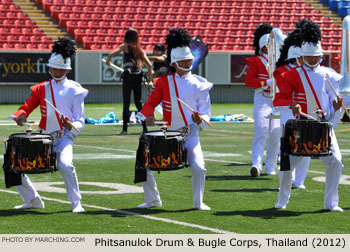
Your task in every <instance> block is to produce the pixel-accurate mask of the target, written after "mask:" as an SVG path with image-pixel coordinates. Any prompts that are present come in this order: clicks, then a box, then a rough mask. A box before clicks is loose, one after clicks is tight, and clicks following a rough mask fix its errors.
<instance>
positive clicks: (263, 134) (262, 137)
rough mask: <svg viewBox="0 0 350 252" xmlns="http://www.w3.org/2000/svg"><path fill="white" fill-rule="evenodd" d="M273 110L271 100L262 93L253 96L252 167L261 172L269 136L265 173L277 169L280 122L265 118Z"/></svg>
mask: <svg viewBox="0 0 350 252" xmlns="http://www.w3.org/2000/svg"><path fill="white" fill-rule="evenodd" d="M272 108H273V104H272V100H271V98H266V97H264V96H263V95H262V93H261V92H260V93H255V95H254V111H253V114H254V139H253V143H252V166H255V167H257V168H258V169H259V171H260V172H261V171H262V167H263V158H264V149H265V144H266V139H267V136H269V140H268V144H267V150H266V161H265V169H266V171H267V173H268V174H269V173H271V172H273V171H275V169H276V168H277V158H278V151H279V146H280V120H279V119H269V118H266V117H267V116H269V115H270V114H271V111H272Z"/></svg>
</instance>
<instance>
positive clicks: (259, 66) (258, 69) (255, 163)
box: [245, 23, 280, 177]
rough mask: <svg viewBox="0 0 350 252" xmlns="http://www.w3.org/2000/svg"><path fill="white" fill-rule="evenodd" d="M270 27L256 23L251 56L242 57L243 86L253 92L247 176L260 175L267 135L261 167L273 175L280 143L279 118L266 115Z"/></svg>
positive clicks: (269, 109)
mask: <svg viewBox="0 0 350 252" xmlns="http://www.w3.org/2000/svg"><path fill="white" fill-rule="evenodd" d="M271 31H272V26H271V25H269V24H266V23H263V24H261V25H259V26H258V27H257V28H256V30H255V32H254V42H253V44H254V47H255V56H253V57H250V58H246V63H247V65H248V69H247V74H246V76H245V85H246V86H248V87H252V88H254V90H255V94H254V112H253V113H254V139H253V143H252V166H251V168H250V175H251V176H252V177H257V176H260V173H261V171H262V168H263V167H262V166H263V158H264V149H265V144H266V139H267V136H269V140H268V145H267V150H266V161H265V169H266V172H267V174H268V175H275V174H276V171H275V170H276V168H277V158H278V151H279V146H280V133H279V131H280V121H279V119H272V118H268V116H269V115H270V114H271V112H272V108H273V104H272V97H268V96H269V95H270V87H269V81H271V80H270V79H269V74H268V71H267V66H268V60H269V59H268V55H267V53H268V49H267V46H266V45H267V42H268V37H269V33H270V32H271Z"/></svg>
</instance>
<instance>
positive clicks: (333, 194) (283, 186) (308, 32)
mask: <svg viewBox="0 0 350 252" xmlns="http://www.w3.org/2000/svg"><path fill="white" fill-rule="evenodd" d="M302 36H303V43H302V46H301V55H302V57H303V61H304V65H303V66H302V67H297V68H294V69H293V70H292V71H290V72H286V74H285V77H284V82H285V84H283V85H281V88H280V94H279V96H278V101H276V102H279V103H285V104H289V105H290V107H291V109H292V111H293V115H294V116H300V112H301V111H302V112H304V113H307V114H310V115H312V116H315V111H316V110H317V109H318V108H320V109H321V110H322V111H323V114H322V115H323V116H324V117H325V119H329V118H330V117H331V116H332V115H333V114H334V113H336V111H337V110H339V108H340V107H341V103H342V98H341V97H339V96H338V97H336V96H335V94H334V93H333V92H332V90H331V88H330V86H329V85H328V83H327V80H326V79H325V78H326V77H327V78H329V80H330V82H332V83H333V84H334V86H335V88H336V89H338V81H339V80H340V79H341V77H342V76H341V75H339V74H337V73H336V72H335V71H334V70H332V69H331V68H328V67H323V66H320V61H321V56H322V55H323V53H322V48H321V44H320V43H319V40H320V39H321V30H320V28H319V26H318V25H317V24H316V23H313V22H309V23H307V24H305V25H304V27H303V29H302ZM331 134H332V138H331V144H330V150H331V152H332V155H330V156H325V157H320V160H321V161H322V162H323V163H324V164H325V165H327V168H326V189H325V198H324V208H325V209H326V210H330V211H332V212H342V211H343V209H342V208H340V207H339V206H338V203H339V196H338V186H339V180H340V176H341V172H342V169H343V167H344V166H343V164H342V163H341V154H340V150H339V146H338V142H337V139H336V137H335V134H334V130H332V132H331ZM301 160H302V157H299V156H292V157H291V158H290V168H291V170H288V171H281V172H280V190H279V193H278V202H277V204H276V205H275V208H282V209H283V208H286V205H287V203H288V201H289V198H290V195H291V191H292V190H291V186H292V170H293V169H294V167H298V166H299V165H298V162H300V161H301Z"/></svg>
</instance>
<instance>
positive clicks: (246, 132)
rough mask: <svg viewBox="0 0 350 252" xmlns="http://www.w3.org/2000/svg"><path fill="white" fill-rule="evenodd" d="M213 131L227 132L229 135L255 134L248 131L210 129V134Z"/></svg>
mask: <svg viewBox="0 0 350 252" xmlns="http://www.w3.org/2000/svg"><path fill="white" fill-rule="evenodd" d="M211 131H215V132H227V133H237V134H244V135H254V132H248V131H237V130H219V129H208V132H211Z"/></svg>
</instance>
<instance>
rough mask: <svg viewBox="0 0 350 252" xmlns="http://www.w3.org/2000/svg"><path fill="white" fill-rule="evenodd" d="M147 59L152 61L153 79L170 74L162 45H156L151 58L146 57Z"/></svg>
mask: <svg viewBox="0 0 350 252" xmlns="http://www.w3.org/2000/svg"><path fill="white" fill-rule="evenodd" d="M148 59H149V60H150V61H153V71H154V74H153V78H158V77H160V76H162V75H164V74H168V73H170V70H169V66H168V63H167V55H166V49H165V45H164V44H162V43H160V44H156V45H155V46H154V49H153V56H148Z"/></svg>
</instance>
